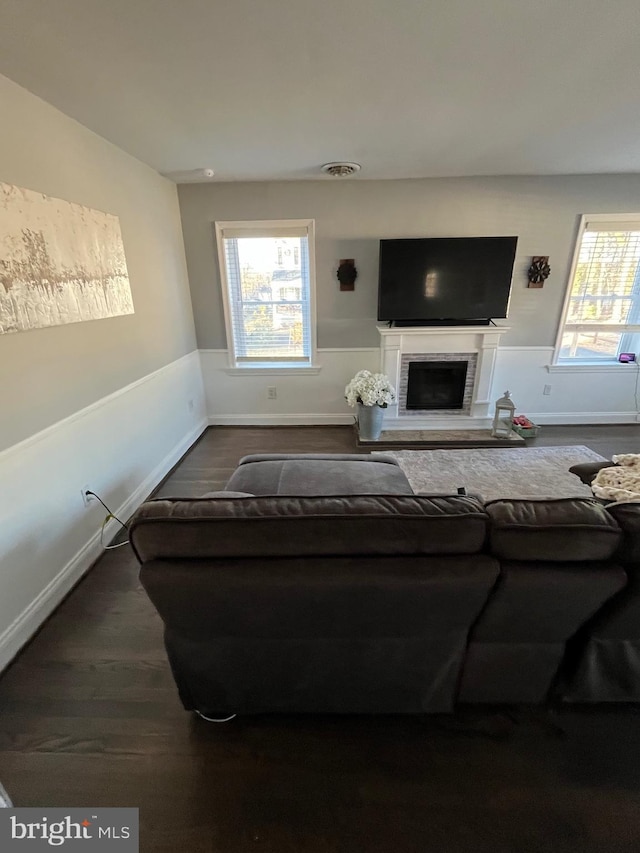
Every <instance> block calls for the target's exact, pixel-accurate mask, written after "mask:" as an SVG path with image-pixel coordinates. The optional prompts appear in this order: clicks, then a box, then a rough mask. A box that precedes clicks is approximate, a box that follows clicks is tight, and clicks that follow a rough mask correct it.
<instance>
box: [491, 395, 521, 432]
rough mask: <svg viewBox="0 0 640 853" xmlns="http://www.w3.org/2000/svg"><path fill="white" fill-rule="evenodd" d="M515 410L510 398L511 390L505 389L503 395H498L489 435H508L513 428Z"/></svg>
mask: <svg viewBox="0 0 640 853" xmlns="http://www.w3.org/2000/svg"><path fill="white" fill-rule="evenodd" d="M515 411H516V407H515V406H514V404H513V400H512V399H511V391H505V392H504V397H500V399H499V400H498V401H497V403H496V413H495V415H494V416H493V428H492V430H491V435H492V436H494V438H500V437H501V436H504V437H506V436H508V435H509V433H510V432H511V431H512V429H513V416H514V414H515Z"/></svg>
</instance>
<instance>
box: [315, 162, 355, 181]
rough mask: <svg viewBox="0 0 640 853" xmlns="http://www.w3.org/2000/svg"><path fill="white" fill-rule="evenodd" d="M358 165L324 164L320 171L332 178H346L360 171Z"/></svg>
mask: <svg viewBox="0 0 640 853" xmlns="http://www.w3.org/2000/svg"><path fill="white" fill-rule="evenodd" d="M360 168H361V166H360V164H359V163H325V164H324V166H322V171H323V172H325V173H326V174H327V175H333V177H334V178H348V177H349V176H350V175H355V174H356V172H359V171H360Z"/></svg>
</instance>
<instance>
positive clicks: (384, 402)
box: [344, 370, 396, 409]
mask: <svg viewBox="0 0 640 853" xmlns="http://www.w3.org/2000/svg"><path fill="white" fill-rule="evenodd" d="M344 396H345V397H346V400H347V403H348V404H349V405H350V406H355V405H356V403H362V404H363V406H381V407H382V408H383V409H386V408H387V406H388V405H389V403H393V402H394V400H395V399H396V391H395V388H394V387H393V385H392V384H391V382H390V381H389V377H388V376H385V375H384V373H371V371H370V370H359V371H358V372H357V373H356V375H355V376H354V377H353V379H352V380H351V382H349V384H348V385H347V387H346V388H345V389H344Z"/></svg>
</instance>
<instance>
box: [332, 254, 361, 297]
mask: <svg viewBox="0 0 640 853" xmlns="http://www.w3.org/2000/svg"><path fill="white" fill-rule="evenodd" d="M336 275H337V276H338V281H339V282H340V290H355V285H356V279H357V278H358V270H357V269H356V263H355V261H354V259H353V258H343V259H342V260H341V261H340V266H339V267H338V272H337V273H336Z"/></svg>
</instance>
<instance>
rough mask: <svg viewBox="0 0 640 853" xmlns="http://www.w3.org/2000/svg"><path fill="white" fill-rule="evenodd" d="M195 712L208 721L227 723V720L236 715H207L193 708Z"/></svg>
mask: <svg viewBox="0 0 640 853" xmlns="http://www.w3.org/2000/svg"><path fill="white" fill-rule="evenodd" d="M194 710H195V709H194ZM195 713H196V714H197V715H198V716H199V717H202V719H203V720H206V721H207V722H208V723H228V722H229V720H233V718H234V717H237V716H238V715H237V714H231V716H230V717H207V716H206V715H205V714H201V713H200V711H198V710H195Z"/></svg>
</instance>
